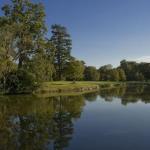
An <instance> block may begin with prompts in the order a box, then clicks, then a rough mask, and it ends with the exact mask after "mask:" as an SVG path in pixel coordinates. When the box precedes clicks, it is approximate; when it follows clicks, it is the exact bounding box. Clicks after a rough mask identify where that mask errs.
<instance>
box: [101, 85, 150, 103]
mask: <svg viewBox="0 0 150 150" xmlns="http://www.w3.org/2000/svg"><path fill="white" fill-rule="evenodd" d="M99 95H100V96H101V97H102V98H104V99H105V101H110V102H111V101H113V100H114V97H117V98H119V99H120V100H121V103H122V104H123V105H127V104H128V103H136V102H138V101H142V102H144V103H149V102H150V86H147V85H139V86H137V85H136V86H134V85H132V86H131V85H130V86H128V85H126V86H120V87H117V88H112V89H107V90H101V91H100V93H99Z"/></svg>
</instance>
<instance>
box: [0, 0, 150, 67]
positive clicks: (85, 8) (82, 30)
mask: <svg viewBox="0 0 150 150" xmlns="http://www.w3.org/2000/svg"><path fill="white" fill-rule="evenodd" d="M8 1H9V0H0V6H1V5H3V4H4V3H6V2H8ZM33 1H34V2H39V1H41V2H43V3H44V5H45V8H46V15H47V17H46V23H47V26H48V28H49V30H50V26H51V24H54V23H57V24H62V25H64V26H66V27H67V28H68V31H69V32H70V34H71V36H72V40H73V49H72V55H73V56H75V57H77V58H79V59H82V60H84V61H85V62H86V63H87V65H94V66H96V67H99V66H101V65H104V64H110V63H111V64H113V65H114V66H116V65H119V62H120V60H122V59H127V60H138V61H141V60H142V61H144V60H146V61H149V62H150V0H33Z"/></svg>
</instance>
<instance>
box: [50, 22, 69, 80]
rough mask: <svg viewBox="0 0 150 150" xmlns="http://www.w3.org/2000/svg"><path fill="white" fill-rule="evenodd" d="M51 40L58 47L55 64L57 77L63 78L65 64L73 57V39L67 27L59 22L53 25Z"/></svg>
mask: <svg viewBox="0 0 150 150" xmlns="http://www.w3.org/2000/svg"><path fill="white" fill-rule="evenodd" d="M51 41H52V43H53V44H54V46H55V48H56V49H55V57H54V58H55V59H54V64H55V68H56V73H57V79H58V80H61V79H62V75H63V70H64V68H65V65H66V63H67V62H68V61H69V60H70V58H71V56H70V51H71V48H72V41H71V38H70V35H69V33H68V31H67V29H66V27H64V26H61V25H57V24H55V25H52V37H51Z"/></svg>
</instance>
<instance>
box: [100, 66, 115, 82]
mask: <svg viewBox="0 0 150 150" xmlns="http://www.w3.org/2000/svg"><path fill="white" fill-rule="evenodd" d="M111 69H112V65H111V64H108V65H104V66H102V67H100V68H99V73H100V80H102V81H107V80H110V74H109V71H110V70H111Z"/></svg>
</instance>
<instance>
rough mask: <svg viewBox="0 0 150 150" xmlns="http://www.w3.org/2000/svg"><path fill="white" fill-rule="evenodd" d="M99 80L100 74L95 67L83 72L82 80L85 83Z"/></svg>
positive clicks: (89, 67) (87, 68)
mask: <svg viewBox="0 0 150 150" xmlns="http://www.w3.org/2000/svg"><path fill="white" fill-rule="evenodd" d="M99 78H100V74H99V72H98V71H97V69H96V67H93V66H88V67H86V68H85V71H84V79H85V80H86V81H98V80H99Z"/></svg>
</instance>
